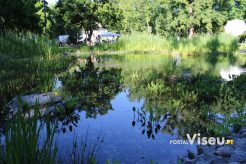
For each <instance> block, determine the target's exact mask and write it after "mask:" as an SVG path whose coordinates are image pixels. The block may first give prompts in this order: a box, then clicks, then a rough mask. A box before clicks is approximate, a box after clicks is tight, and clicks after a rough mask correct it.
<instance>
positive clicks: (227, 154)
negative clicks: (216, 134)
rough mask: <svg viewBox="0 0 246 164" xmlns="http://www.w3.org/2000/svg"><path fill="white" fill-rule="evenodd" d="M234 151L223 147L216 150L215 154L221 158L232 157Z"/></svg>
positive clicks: (229, 147)
mask: <svg viewBox="0 0 246 164" xmlns="http://www.w3.org/2000/svg"><path fill="white" fill-rule="evenodd" d="M233 150H234V149H233V148H232V147H231V146H221V147H219V148H218V149H217V150H215V152H214V154H215V155H217V156H221V157H230V156H231V153H232V151H233Z"/></svg>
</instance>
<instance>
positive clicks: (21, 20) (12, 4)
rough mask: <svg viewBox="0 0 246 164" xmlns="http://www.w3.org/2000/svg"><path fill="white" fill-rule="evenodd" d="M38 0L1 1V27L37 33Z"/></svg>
mask: <svg viewBox="0 0 246 164" xmlns="http://www.w3.org/2000/svg"><path fill="white" fill-rule="evenodd" d="M36 2H37V0H11V1H10V0H0V25H1V28H3V29H19V30H31V31H36V30H37V29H38V21H39V18H38V16H37V15H35V13H36V12H37V10H36V8H35V3H36Z"/></svg>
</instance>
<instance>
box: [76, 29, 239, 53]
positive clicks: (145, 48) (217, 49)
mask: <svg viewBox="0 0 246 164" xmlns="http://www.w3.org/2000/svg"><path fill="white" fill-rule="evenodd" d="M237 42H238V39H237V38H235V37H232V36H230V35H226V34H223V33H220V34H214V35H209V34H207V35H197V36H195V37H193V38H192V39H187V38H181V39H179V40H178V39H176V38H173V37H168V38H167V37H162V36H158V35H151V34H147V33H135V34H129V35H123V36H122V37H120V39H119V41H118V42H116V43H112V44H106V43H105V44H102V45H97V46H95V47H93V49H94V50H103V51H105V50H112V51H127V52H128V53H129V52H138V53H139V52H161V53H180V54H181V55H197V56H199V55H207V53H208V54H211V53H213V54H215V55H217V54H219V53H222V54H229V55H230V54H233V53H234V52H235V51H236V50H237V49H238V45H237ZM81 49H83V50H86V49H85V48H84V47H82V48H81Z"/></svg>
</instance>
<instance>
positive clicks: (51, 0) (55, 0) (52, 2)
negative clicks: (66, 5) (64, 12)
mask: <svg viewBox="0 0 246 164" xmlns="http://www.w3.org/2000/svg"><path fill="white" fill-rule="evenodd" d="M46 1H47V2H48V3H49V4H55V3H56V2H57V1H58V0H46Z"/></svg>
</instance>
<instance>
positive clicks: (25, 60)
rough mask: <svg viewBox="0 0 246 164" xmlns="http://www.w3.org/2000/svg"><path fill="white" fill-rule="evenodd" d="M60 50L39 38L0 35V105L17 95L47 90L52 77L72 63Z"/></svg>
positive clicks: (20, 34)
mask: <svg viewBox="0 0 246 164" xmlns="http://www.w3.org/2000/svg"><path fill="white" fill-rule="evenodd" d="M62 51H63V50H62V49H60V48H59V47H58V44H57V43H56V42H55V41H52V40H49V39H48V38H46V37H43V36H34V35H32V34H23V33H15V32H7V33H5V34H0V70H1V71H0V104H3V103H1V102H2V101H6V100H5V99H6V97H13V96H15V95H16V94H19V93H26V92H33V91H38V92H48V91H50V90H51V89H52V87H53V83H54V74H58V73H60V72H63V71H64V70H65V69H66V68H67V67H68V65H69V64H70V62H72V61H73V59H72V57H64V55H61V53H62ZM0 106H1V105H0Z"/></svg>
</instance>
